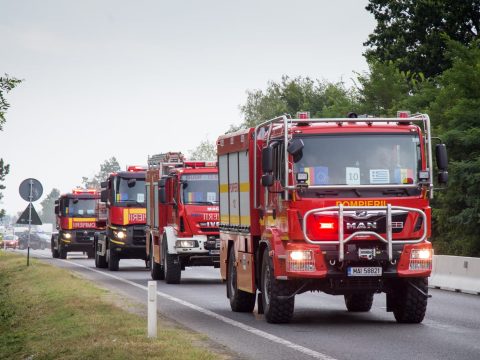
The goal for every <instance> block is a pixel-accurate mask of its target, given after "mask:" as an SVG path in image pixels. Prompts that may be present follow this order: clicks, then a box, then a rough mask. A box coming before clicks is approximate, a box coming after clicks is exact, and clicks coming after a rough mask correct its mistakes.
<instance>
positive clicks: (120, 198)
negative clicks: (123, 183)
mask: <svg viewBox="0 0 480 360" xmlns="http://www.w3.org/2000/svg"><path fill="white" fill-rule="evenodd" d="M126 200H128V193H119V194H117V202H119V201H126Z"/></svg>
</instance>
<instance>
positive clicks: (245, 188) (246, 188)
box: [240, 182, 250, 192]
mask: <svg viewBox="0 0 480 360" xmlns="http://www.w3.org/2000/svg"><path fill="white" fill-rule="evenodd" d="M249 191H250V184H249V183H248V182H246V183H241V184H240V192H249Z"/></svg>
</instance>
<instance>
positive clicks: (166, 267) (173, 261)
mask: <svg viewBox="0 0 480 360" xmlns="http://www.w3.org/2000/svg"><path fill="white" fill-rule="evenodd" d="M163 271H164V272H165V281H166V282H167V284H179V283H180V278H181V276H182V266H181V265H180V259H179V258H178V255H176V254H169V253H168V245H167V239H165V238H164V239H163Z"/></svg>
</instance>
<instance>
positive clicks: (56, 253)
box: [50, 240, 60, 259]
mask: <svg viewBox="0 0 480 360" xmlns="http://www.w3.org/2000/svg"><path fill="white" fill-rule="evenodd" d="M50 246H51V248H52V257H53V258H54V259H58V258H59V257H60V254H59V253H58V250H57V249H55V245H54V243H53V240H52V243H51V245H50Z"/></svg>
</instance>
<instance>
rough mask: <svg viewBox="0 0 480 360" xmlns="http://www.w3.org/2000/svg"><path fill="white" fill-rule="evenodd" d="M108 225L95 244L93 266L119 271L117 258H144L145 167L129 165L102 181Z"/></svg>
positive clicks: (103, 200)
mask: <svg viewBox="0 0 480 360" xmlns="http://www.w3.org/2000/svg"><path fill="white" fill-rule="evenodd" d="M101 186H102V192H101V201H102V202H104V203H106V208H107V226H106V229H105V231H104V232H102V233H99V234H98V236H96V238H95V241H94V246H95V266H96V267H98V268H107V267H108V269H109V270H111V271H117V270H118V269H119V262H120V259H143V260H145V261H146V257H145V213H146V210H145V167H142V166H128V167H127V171H119V172H116V173H112V174H110V175H109V176H108V179H107V181H105V182H102V184H101Z"/></svg>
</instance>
